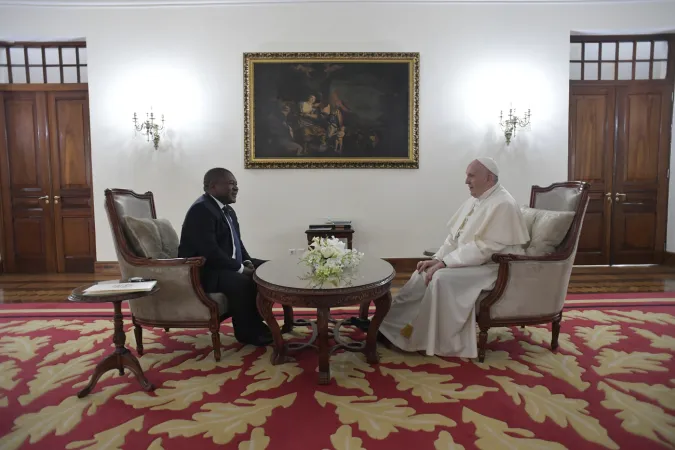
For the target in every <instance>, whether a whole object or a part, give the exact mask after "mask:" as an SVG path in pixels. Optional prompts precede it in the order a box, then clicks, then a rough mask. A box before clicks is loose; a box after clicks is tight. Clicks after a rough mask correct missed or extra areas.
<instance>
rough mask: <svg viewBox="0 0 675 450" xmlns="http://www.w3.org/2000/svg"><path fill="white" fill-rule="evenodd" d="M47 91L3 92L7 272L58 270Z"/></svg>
mask: <svg viewBox="0 0 675 450" xmlns="http://www.w3.org/2000/svg"><path fill="white" fill-rule="evenodd" d="M45 97H46V94H45V93H44V92H0V99H2V108H1V109H2V113H1V114H2V116H1V117H0V119H2V120H1V121H0V128H2V133H3V136H0V168H1V170H2V172H1V173H0V177H1V180H2V196H3V199H2V200H3V201H2V204H3V208H4V209H3V220H4V227H3V228H4V230H3V231H4V244H5V245H4V247H5V255H3V256H4V259H5V266H6V267H5V270H7V271H8V272H29V273H30V272H55V271H56V253H55V236H54V226H53V223H54V220H53V215H52V208H51V206H52V204H51V202H50V199H51V183H50V160H49V159H50V155H49V145H48V142H47V136H48V129H47V128H48V127H47V120H46V117H47V113H46V102H45Z"/></svg>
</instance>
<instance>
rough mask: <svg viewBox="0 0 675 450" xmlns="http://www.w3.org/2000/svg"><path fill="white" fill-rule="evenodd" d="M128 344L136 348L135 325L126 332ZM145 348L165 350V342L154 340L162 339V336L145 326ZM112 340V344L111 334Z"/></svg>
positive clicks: (129, 346) (128, 346) (143, 337)
mask: <svg viewBox="0 0 675 450" xmlns="http://www.w3.org/2000/svg"><path fill="white" fill-rule="evenodd" d="M125 335H126V344H125V345H126V346H127V348H133V349H136V347H137V345H136V334H135V333H134V327H131V328H129V330H128V331H127V332H126V334H125ZM142 339H143V350H164V344H162V343H161V342H154V341H157V340H159V339H160V337H159V336H158V335H157V334H156V333H155V332H154V331H153V330H149V329H147V328H143V336H142ZM110 342H111V345H112V336H110Z"/></svg>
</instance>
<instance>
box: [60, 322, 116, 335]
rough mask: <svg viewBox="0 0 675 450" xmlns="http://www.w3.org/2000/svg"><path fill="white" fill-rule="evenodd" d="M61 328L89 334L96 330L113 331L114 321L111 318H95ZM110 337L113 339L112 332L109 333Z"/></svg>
mask: <svg viewBox="0 0 675 450" xmlns="http://www.w3.org/2000/svg"><path fill="white" fill-rule="evenodd" d="M60 328H61V329H62V330H72V331H79V333H80V334H89V333H94V332H96V331H108V330H110V331H111V330H112V329H113V323H112V322H111V321H110V320H94V321H91V322H85V323H74V324H72V325H66V326H64V327H60ZM108 338H110V339H111V340H112V334H110V333H108Z"/></svg>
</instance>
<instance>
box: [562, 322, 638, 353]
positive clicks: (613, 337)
mask: <svg viewBox="0 0 675 450" xmlns="http://www.w3.org/2000/svg"><path fill="white" fill-rule="evenodd" d="M574 330H575V331H576V333H577V336H580V337H582V338H583V339H584V341H586V342H584V345H586V347H589V348H592V349H593V350H599V349H601V348H602V347H607V346H610V345H612V344H616V343H617V342H619V341H620V340H622V339H627V338H626V336H623V335H621V334H619V331H621V326H620V325H596V326H594V327H592V328H591V327H575V328H574Z"/></svg>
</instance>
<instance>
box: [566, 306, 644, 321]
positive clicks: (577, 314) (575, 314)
mask: <svg viewBox="0 0 675 450" xmlns="http://www.w3.org/2000/svg"><path fill="white" fill-rule="evenodd" d="M566 318H567V319H584V320H591V321H593V322H598V323H617V322H623V323H643V322H642V321H641V320H636V319H632V318H630V317H626V316H623V315H613V314H607V313H606V312H604V311H600V310H597V309H577V310H572V311H565V312H564V313H563V320H564V319H566Z"/></svg>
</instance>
